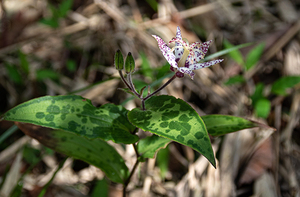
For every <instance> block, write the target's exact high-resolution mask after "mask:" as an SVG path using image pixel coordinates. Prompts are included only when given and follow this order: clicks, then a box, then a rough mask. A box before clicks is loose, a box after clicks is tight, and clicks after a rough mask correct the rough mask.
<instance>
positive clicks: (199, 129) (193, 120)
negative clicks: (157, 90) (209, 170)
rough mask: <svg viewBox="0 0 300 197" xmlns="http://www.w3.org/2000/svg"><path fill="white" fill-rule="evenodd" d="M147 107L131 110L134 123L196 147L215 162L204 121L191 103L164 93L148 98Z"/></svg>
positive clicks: (129, 115)
mask: <svg viewBox="0 0 300 197" xmlns="http://www.w3.org/2000/svg"><path fill="white" fill-rule="evenodd" d="M145 107H146V109H147V110H145V111H143V110H141V109H139V108H135V109H133V110H132V111H130V112H128V118H129V121H130V122H131V123H132V124H134V125H135V126H137V127H139V128H141V129H143V130H145V131H150V132H151V133H154V134H156V135H159V136H162V137H165V138H168V139H170V140H173V141H176V142H178V143H180V144H183V145H186V146H189V147H191V148H193V149H195V150H196V151H198V152H199V153H201V154H202V155H203V156H204V157H206V158H207V159H208V161H209V162H210V163H211V164H212V165H213V166H215V157H214V153H213V150H212V147H211V143H210V139H209V136H208V134H207V131H206V128H205V125H204V122H203V121H202V119H201V118H200V116H199V115H198V113H197V112H196V111H195V110H194V109H193V108H192V107H191V106H190V105H189V104H187V103H186V102H184V101H183V100H181V99H176V98H174V97H172V96H167V95H162V96H153V97H151V98H150V99H148V100H146V102H145Z"/></svg>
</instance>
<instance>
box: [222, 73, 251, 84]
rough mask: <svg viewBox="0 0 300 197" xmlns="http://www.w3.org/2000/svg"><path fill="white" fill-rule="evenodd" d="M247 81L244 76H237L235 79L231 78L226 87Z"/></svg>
mask: <svg viewBox="0 0 300 197" xmlns="http://www.w3.org/2000/svg"><path fill="white" fill-rule="evenodd" d="M245 81H246V80H245V78H244V77H243V76H242V75H236V76H233V77H230V78H229V79H228V80H227V81H226V82H225V83H224V85H233V84H240V83H244V82H245Z"/></svg>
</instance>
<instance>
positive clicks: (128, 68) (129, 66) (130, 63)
mask: <svg viewBox="0 0 300 197" xmlns="http://www.w3.org/2000/svg"><path fill="white" fill-rule="evenodd" d="M134 68H135V63H134V59H133V57H132V55H131V53H130V52H129V53H128V55H127V57H126V60H125V72H126V74H129V73H132V72H134Z"/></svg>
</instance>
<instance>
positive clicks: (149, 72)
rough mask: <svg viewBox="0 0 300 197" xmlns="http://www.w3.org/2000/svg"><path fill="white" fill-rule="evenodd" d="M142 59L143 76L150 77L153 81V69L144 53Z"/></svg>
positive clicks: (141, 54)
mask: <svg viewBox="0 0 300 197" xmlns="http://www.w3.org/2000/svg"><path fill="white" fill-rule="evenodd" d="M140 56H141V59H142V64H141V68H142V73H143V76H145V77H149V78H150V79H151V80H153V69H152V68H151V66H150V63H149V60H148V58H147V56H146V54H145V53H144V52H141V53H140Z"/></svg>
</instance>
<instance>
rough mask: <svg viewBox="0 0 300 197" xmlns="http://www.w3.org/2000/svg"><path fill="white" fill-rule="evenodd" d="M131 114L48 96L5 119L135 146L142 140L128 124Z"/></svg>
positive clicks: (119, 108) (110, 106)
mask: <svg viewBox="0 0 300 197" xmlns="http://www.w3.org/2000/svg"><path fill="white" fill-rule="evenodd" d="M127 112H128V111H127V110H126V109H125V108H123V107H122V106H116V105H113V104H106V105H103V106H101V107H99V108H96V107H94V106H93V105H92V103H91V101H90V100H87V99H85V98H82V97H81V96H77V95H68V96H45V97H40V98H37V99H33V100H30V101H27V102H25V103H22V104H20V105H18V106H16V107H15V108H13V109H11V110H9V111H8V112H6V113H5V114H4V116H3V119H4V120H9V121H17V122H26V123H32V124H36V125H40V126H44V127H49V128H53V129H63V130H66V131H70V132H73V133H76V134H79V135H82V136H85V137H88V138H101V139H103V140H106V141H108V140H112V141H114V142H116V143H124V144H131V143H134V142H136V141H137V140H138V137H137V136H136V135H132V134H131V132H133V131H134V129H135V127H134V126H133V125H132V124H130V122H129V121H128V119H127Z"/></svg>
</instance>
